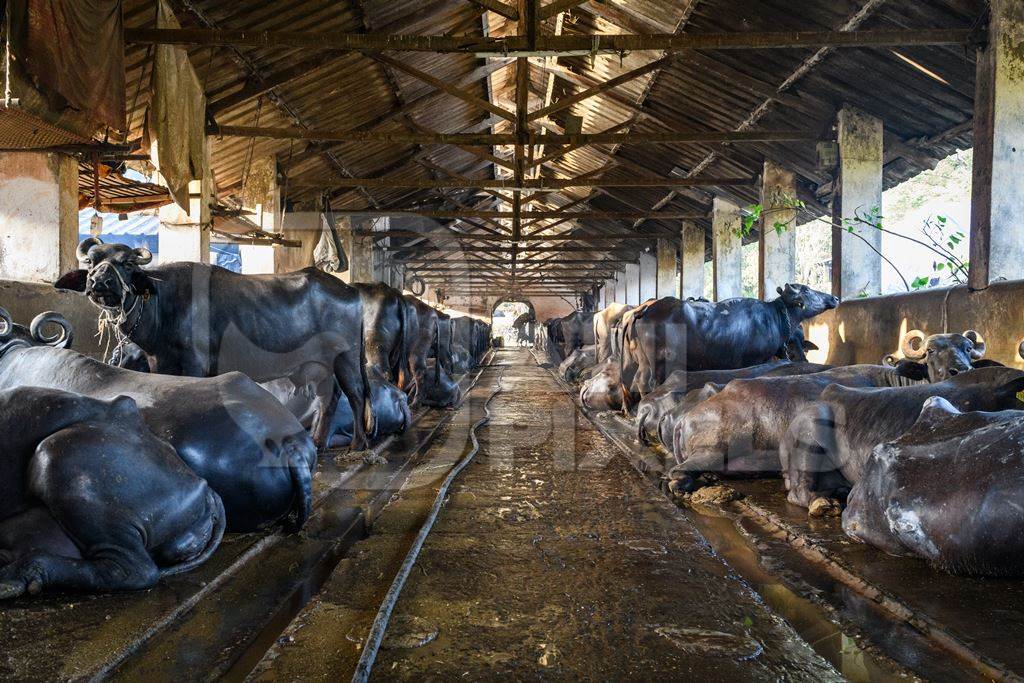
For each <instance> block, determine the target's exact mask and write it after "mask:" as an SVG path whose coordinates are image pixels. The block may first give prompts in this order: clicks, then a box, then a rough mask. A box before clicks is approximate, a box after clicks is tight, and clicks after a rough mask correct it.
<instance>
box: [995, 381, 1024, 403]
mask: <svg viewBox="0 0 1024 683" xmlns="http://www.w3.org/2000/svg"><path fill="white" fill-rule="evenodd" d="M998 393H999V395H1001V396H1004V397H1006V398H1016V399H1017V405H1018V406H1019V405H1020V404H1021V403H1024V375H1021V376H1020V377H1018V378H1016V379H1014V380H1010V381H1009V382H1007V383H1006V384H1004V385H1003V386H1001V387H999V389H998Z"/></svg>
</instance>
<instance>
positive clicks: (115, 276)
mask: <svg viewBox="0 0 1024 683" xmlns="http://www.w3.org/2000/svg"><path fill="white" fill-rule="evenodd" d="M78 261H79V263H80V264H81V265H82V268H81V269H79V270H74V271H71V272H70V273H68V274H67V275H65V276H64V277H62V278H61V279H60V280H58V281H57V283H56V284H55V285H54V287H56V288H57V289H66V290H70V291H74V292H84V293H85V295H86V296H88V297H89V300H90V301H92V302H93V303H94V304H96V305H97V306H99V307H100V308H106V309H117V308H122V307H124V306H125V304H126V302H127V301H128V299H129V297H130V296H141V295H143V294H146V293H148V292H149V291H150V290H151V287H152V285H151V283H150V280H149V278H148V277H147V276H146V274H145V272H144V271H143V270H142V267H143V266H145V265H148V264H149V263H151V262H152V261H153V254H152V252H150V251H149V249H146V248H144V247H140V248H138V249H133V248H132V247H129V246H127V245H124V244H104V243H103V241H102V240H100V239H99V238H98V237H90V238H88V239H86V240H85V241H83V242H82V243H81V244H80V245H78Z"/></svg>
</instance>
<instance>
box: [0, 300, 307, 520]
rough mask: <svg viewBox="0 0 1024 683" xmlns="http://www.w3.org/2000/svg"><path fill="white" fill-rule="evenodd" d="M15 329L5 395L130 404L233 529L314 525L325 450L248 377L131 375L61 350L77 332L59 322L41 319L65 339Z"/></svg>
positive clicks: (3, 343)
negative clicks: (213, 497) (47, 392)
mask: <svg viewBox="0 0 1024 683" xmlns="http://www.w3.org/2000/svg"><path fill="white" fill-rule="evenodd" d="M10 321H11V318H10V315H9V314H8V313H7V312H6V311H4V310H3V309H0V329H8V330H10V332H9V333H8V334H5V335H0V391H2V390H6V389H18V388H23V387H26V386H37V387H43V388H48V389H56V390H62V391H68V392H72V393H75V394H82V395H84V396H88V397H91V398H94V399H98V400H101V401H112V400H114V399H115V398H117V397H119V396H129V397H130V398H132V399H134V400H135V402H136V403H137V404H138V406H139V410H140V412H141V414H142V419H143V420H144V422H145V424H146V425H147V426H148V427H149V429H150V431H152V432H153V433H154V434H155V435H156V436H157V437H158V438H160V439H162V440H164V441H166V442H168V443H169V444H170V445H171V446H173V447H174V450H175V451H177V453H178V456H179V457H180V458H181V459H182V460H183V461H184V462H185V464H187V465H188V466H189V468H191V469H192V471H193V472H195V473H196V474H197V475H199V476H200V477H201V478H203V479H205V480H206V481H207V482H208V483H209V484H210V486H211V487H212V488H213V490H214V491H216V492H217V493H218V495H220V497H221V499H222V500H223V502H224V507H225V510H226V512H227V522H228V528H229V529H230V530H232V531H252V530H254V529H259V528H261V527H265V526H267V525H270V524H273V523H275V522H277V521H279V520H282V519H284V518H286V517H288V516H289V515H290V516H291V518H290V520H289V521H288V525H289V528H291V529H298V528H300V527H301V526H302V525H303V523H304V522H305V521H306V518H307V517H308V516H309V513H310V509H311V508H312V502H313V490H312V487H313V472H314V470H315V469H316V448H315V447H314V446H313V442H312V440H311V439H310V437H309V434H307V433H306V431H305V430H304V429H303V427H302V425H301V424H299V423H298V421H296V419H295V418H294V417H293V416H292V415H291V414H290V413H289V412H288V411H287V410H285V408H284V407H283V406H282V405H281V404H280V403H278V402H277V401H276V400H275V399H274V397H273V396H271V395H270V394H268V393H267V392H266V391H264V390H263V389H262V388H261V387H260V386H259V385H258V384H256V383H255V382H253V381H252V380H250V379H249V378H248V377H246V376H245V375H242V374H240V373H237V372H234V373H228V374H226V375H220V376H218V377H213V378H204V379H200V378H193V377H174V376H169V375H150V374H142V373H138V372H133V371H131V370H124V369H122V368H116V367H113V366H111V365H107V364H106V363H101V362H100V361H97V360H94V359H92V358H89V357H88V356H83V355H82V354H80V353H76V352H74V351H70V350H66V349H62V348H59V347H61V346H64V345H66V343H67V340H68V339H70V326H69V325H68V324H67V322H66V321H65V320H64V319H63V318H61V317H60V316H59V315H56V314H53V313H48V314H43V315H42V316H40V317H39V318H37V319H36V322H39V321H48V322H52V323H56V324H57V325H58V326H59V327H61V328H62V329H63V330H64V332H63V333H62V334H60V335H54V336H52V337H47V336H46V335H45V334H44V333H43V332H42V330H41V329H37V330H36V335H26V334H25V331H24V329H23V328H19V327H18V326H14V325H13V324H10ZM39 324H41V323H39ZM33 327H37V324H36V323H35V322H34V324H33ZM33 336H34V337H35V338H33ZM47 340H48V341H47ZM44 344H45V345H44ZM54 347H57V348H54Z"/></svg>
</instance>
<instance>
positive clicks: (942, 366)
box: [886, 330, 1001, 382]
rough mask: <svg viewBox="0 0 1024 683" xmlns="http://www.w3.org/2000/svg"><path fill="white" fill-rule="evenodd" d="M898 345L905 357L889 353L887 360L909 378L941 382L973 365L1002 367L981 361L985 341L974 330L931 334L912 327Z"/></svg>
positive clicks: (972, 367)
mask: <svg viewBox="0 0 1024 683" xmlns="http://www.w3.org/2000/svg"><path fill="white" fill-rule="evenodd" d="M900 347H901V351H902V352H903V355H904V357H905V359H904V360H897V359H896V358H895V357H892V356H890V357H887V358H886V360H887V361H888V362H889V363H891V364H892V365H894V366H896V367H898V368H900V372H901V373H902V374H904V375H906V376H908V377H918V378H922V379H928V380H929V381H931V382H942V381H944V380H947V379H949V378H950V377H954V376H956V375H959V374H960V373H963V372H968V371H970V370H974V369H976V368H982V367H1000V366H1001V364H1000V363H997V362H995V361H990V360H984V356H985V350H986V344H985V340H984V339H982V338H981V335H980V334H978V333H977V332H975V331H974V330H966V331H964V332H963V334H956V333H952V334H933V335H930V336H925V334H924V333H923V332H921V331H920V330H911V331H910V332H907V334H906V335H904V337H903V340H902V341H901V343H900ZM922 361H923V362H922Z"/></svg>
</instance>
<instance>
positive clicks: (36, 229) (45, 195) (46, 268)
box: [0, 152, 78, 282]
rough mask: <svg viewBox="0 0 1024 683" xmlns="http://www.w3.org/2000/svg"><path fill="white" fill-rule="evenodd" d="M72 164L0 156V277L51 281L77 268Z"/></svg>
mask: <svg viewBox="0 0 1024 683" xmlns="http://www.w3.org/2000/svg"><path fill="white" fill-rule="evenodd" d="M77 247H78V161H77V160H75V159H74V158H73V157H70V156H67V155H64V154H44V153H39V152H7V153H3V154H0V278H3V279H8V280H24V281H28V282H55V281H57V280H58V279H59V278H60V276H61V275H64V274H65V273H67V272H68V271H71V270H74V269H75V268H78V259H77V257H76V256H75V253H76V249H77Z"/></svg>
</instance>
